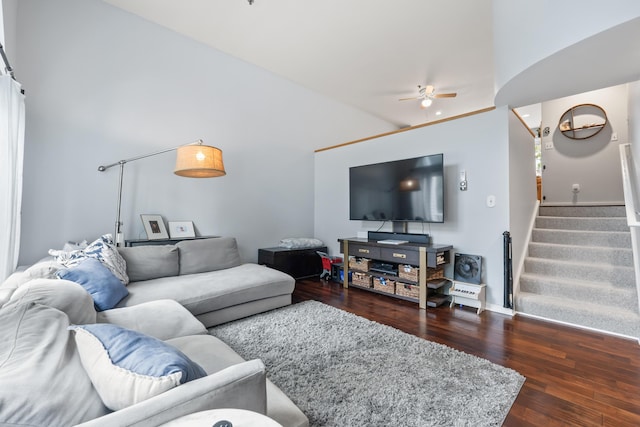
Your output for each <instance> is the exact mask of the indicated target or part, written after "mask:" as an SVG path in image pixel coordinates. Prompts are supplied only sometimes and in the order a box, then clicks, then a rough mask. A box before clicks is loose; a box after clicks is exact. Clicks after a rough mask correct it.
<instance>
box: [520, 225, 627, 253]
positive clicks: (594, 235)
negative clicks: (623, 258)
mask: <svg viewBox="0 0 640 427" xmlns="http://www.w3.org/2000/svg"><path fill="white" fill-rule="evenodd" d="M531 238H532V241H534V242H541V243H558V244H562V245H584V246H600V247H605V248H625V249H630V248H631V233H628V232H626V233H625V232H613V233H605V232H601V231H565V230H544V229H534V230H533V233H532V236H531Z"/></svg>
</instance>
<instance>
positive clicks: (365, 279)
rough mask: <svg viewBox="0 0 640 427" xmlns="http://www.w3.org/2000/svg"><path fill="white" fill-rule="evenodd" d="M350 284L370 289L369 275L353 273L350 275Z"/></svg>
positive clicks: (358, 272)
mask: <svg viewBox="0 0 640 427" xmlns="http://www.w3.org/2000/svg"><path fill="white" fill-rule="evenodd" d="M351 283H352V284H354V285H357V286H363V287H365V288H370V287H371V275H369V274H367V273H362V272H360V271H354V272H353V273H352V274H351Z"/></svg>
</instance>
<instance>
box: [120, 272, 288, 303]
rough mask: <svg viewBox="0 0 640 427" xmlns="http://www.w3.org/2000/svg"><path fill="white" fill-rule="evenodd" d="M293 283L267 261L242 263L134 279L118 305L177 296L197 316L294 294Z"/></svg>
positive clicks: (175, 298)
mask: <svg viewBox="0 0 640 427" xmlns="http://www.w3.org/2000/svg"><path fill="white" fill-rule="evenodd" d="M294 287H295V280H294V279H293V278H292V277H291V276H289V275H288V274H285V273H283V272H281V271H278V270H274V269H272V268H269V267H265V266H264V265H258V264H242V265H239V266H237V267H232V268H226V269H224V270H219V271H210V272H207V273H200V274H189V275H184V276H177V277H162V278H159V279H154V280H146V281H144V282H131V283H130V284H129V286H128V287H127V289H128V290H129V295H128V296H127V297H125V298H124V299H123V300H122V301H120V303H119V304H118V307H127V306H133V305H136V304H140V303H143V302H147V301H153V300H157V299H174V300H176V301H178V302H179V303H180V304H182V305H183V306H184V307H185V308H186V309H187V310H189V311H190V312H191V313H193V314H194V315H196V316H197V315H199V314H202V313H207V312H210V311H213V310H219V309H222V308H227V307H232V306H234V305H238V304H244V303H247V302H249V301H255V300H260V299H263V298H270V297H274V296H279V295H286V294H291V293H292V292H293V289H294Z"/></svg>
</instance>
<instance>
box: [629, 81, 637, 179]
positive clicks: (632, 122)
mask: <svg viewBox="0 0 640 427" xmlns="http://www.w3.org/2000/svg"><path fill="white" fill-rule="evenodd" d="M627 86H628V88H629V96H628V109H629V142H630V143H631V153H632V155H633V161H634V163H635V169H636V173H635V176H636V178H637V179H640V80H639V81H635V82H632V83H629V84H628V85H627ZM637 186H638V188H640V181H638V182H637Z"/></svg>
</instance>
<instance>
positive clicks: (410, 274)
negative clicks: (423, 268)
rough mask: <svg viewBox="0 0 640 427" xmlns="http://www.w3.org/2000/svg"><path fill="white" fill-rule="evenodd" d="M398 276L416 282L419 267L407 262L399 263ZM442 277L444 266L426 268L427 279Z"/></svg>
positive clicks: (418, 275)
mask: <svg viewBox="0 0 640 427" xmlns="http://www.w3.org/2000/svg"><path fill="white" fill-rule="evenodd" d="M398 277H400V278H401V279H405V280H411V281H412V282H417V281H418V280H419V277H420V268H418V267H414V266H412V265H409V264H400V265H399V266H398ZM443 277H444V268H442V267H437V268H427V280H433V279H441V278H443Z"/></svg>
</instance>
